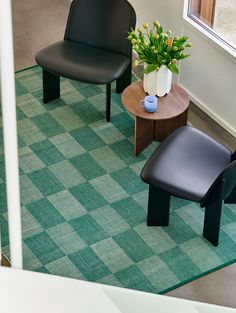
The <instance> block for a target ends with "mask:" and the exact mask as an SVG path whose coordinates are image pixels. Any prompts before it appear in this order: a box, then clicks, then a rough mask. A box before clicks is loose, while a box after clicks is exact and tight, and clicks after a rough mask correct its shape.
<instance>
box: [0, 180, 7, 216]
mask: <svg viewBox="0 0 236 313" xmlns="http://www.w3.org/2000/svg"><path fill="white" fill-rule="evenodd" d="M6 210H7V191H6V185H5V184H4V183H2V184H0V214H4V213H5V212H6Z"/></svg>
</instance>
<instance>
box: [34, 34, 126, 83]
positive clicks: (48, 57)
mask: <svg viewBox="0 0 236 313" xmlns="http://www.w3.org/2000/svg"><path fill="white" fill-rule="evenodd" d="M35 59H36V61H37V63H38V64H39V65H40V66H41V67H42V68H43V69H45V70H47V71H49V72H51V73H53V74H56V75H59V76H63V77H66V78H69V79H73V80H78V81H80V82H85V83H92V84H107V83H110V82H112V81H113V80H116V79H118V78H119V77H120V76H121V75H122V74H123V72H124V71H125V69H126V68H127V66H128V65H129V63H130V58H129V57H127V56H124V55H122V54H118V53H114V52H109V51H105V50H102V49H97V48H94V47H91V46H87V45H84V44H81V43H78V42H74V41H70V40H63V41H59V42H56V43H55V44H52V45H50V46H48V47H47V48H45V49H42V50H40V51H39V52H38V53H37V54H36V56H35Z"/></svg>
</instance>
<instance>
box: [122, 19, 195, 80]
mask: <svg viewBox="0 0 236 313" xmlns="http://www.w3.org/2000/svg"><path fill="white" fill-rule="evenodd" d="M171 34H172V31H171V30H168V31H166V32H163V28H162V26H161V25H160V24H159V22H158V21H157V20H156V21H154V22H153V27H152V28H151V29H149V25H148V24H147V23H144V24H143V29H142V28H139V29H138V31H137V32H135V31H134V30H133V29H132V30H131V31H130V32H129V33H128V40H129V41H130V42H131V43H132V45H133V49H134V51H135V52H136V53H137V54H138V59H136V60H135V62H134V65H135V66H138V65H140V64H146V65H145V68H144V71H143V73H144V74H148V73H151V72H153V71H158V70H159V69H160V68H161V66H163V65H165V66H167V68H168V69H169V70H170V71H171V72H173V73H176V74H178V73H179V69H178V66H177V61H179V60H181V59H185V58H187V57H188V56H189V55H188V54H185V53H184V52H183V51H184V50H185V48H188V47H191V46H192V44H191V43H187V41H188V37H186V36H183V37H179V36H174V37H172V36H171Z"/></svg>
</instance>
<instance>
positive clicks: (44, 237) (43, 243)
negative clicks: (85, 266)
mask: <svg viewBox="0 0 236 313" xmlns="http://www.w3.org/2000/svg"><path fill="white" fill-rule="evenodd" d="M24 242H25V243H26V245H27V246H28V247H29V249H30V250H31V251H32V252H33V253H34V254H35V256H36V257H37V258H38V259H39V261H40V262H41V263H42V264H43V265H45V264H47V263H50V262H52V261H55V260H56V259H59V258H61V257H63V256H64V254H63V252H62V251H61V250H60V249H59V247H58V246H57V245H56V244H55V242H54V241H53V240H52V239H51V238H50V237H49V235H48V234H47V233H46V232H43V233H40V234H37V235H34V236H32V237H29V238H27V239H25V240H24Z"/></svg>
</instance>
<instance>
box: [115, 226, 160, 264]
mask: <svg viewBox="0 0 236 313" xmlns="http://www.w3.org/2000/svg"><path fill="white" fill-rule="evenodd" d="M113 238H114V240H115V241H116V243H117V244H118V245H119V246H120V248H121V249H123V250H124V251H125V253H126V254H127V255H128V256H129V257H130V258H131V259H132V260H133V261H134V262H139V261H142V260H144V259H146V258H148V257H150V256H152V255H153V254H154V252H153V251H152V249H151V248H150V247H149V246H148V245H147V244H146V243H145V241H144V240H143V239H142V238H141V237H140V236H139V235H138V234H137V233H136V232H135V231H134V230H133V229H129V230H127V231H125V232H123V233H121V234H118V235H116V236H114V237H113Z"/></svg>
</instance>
